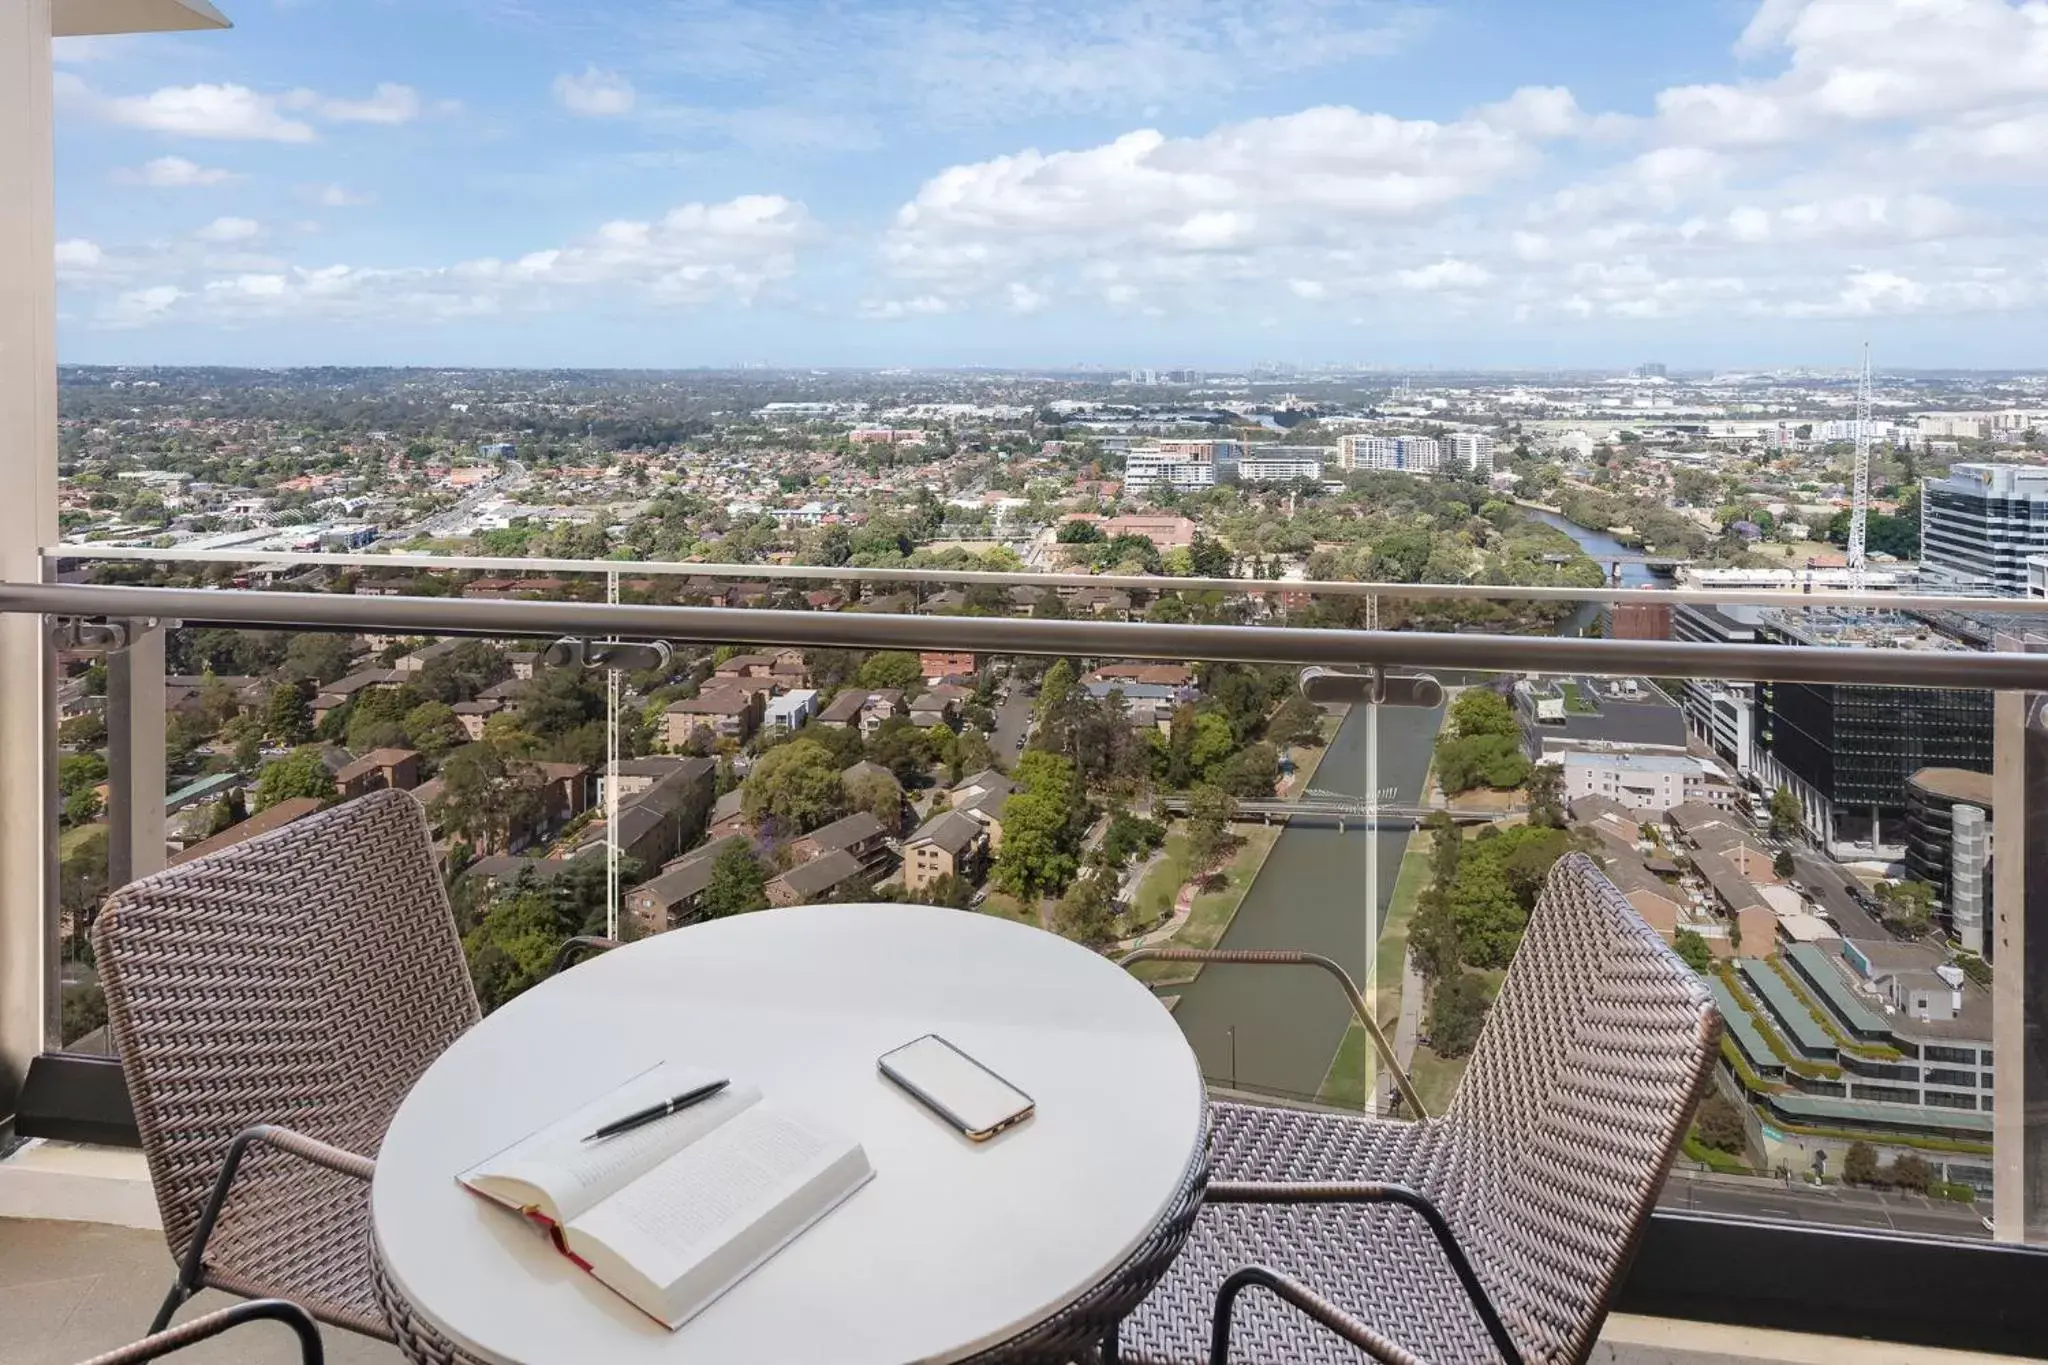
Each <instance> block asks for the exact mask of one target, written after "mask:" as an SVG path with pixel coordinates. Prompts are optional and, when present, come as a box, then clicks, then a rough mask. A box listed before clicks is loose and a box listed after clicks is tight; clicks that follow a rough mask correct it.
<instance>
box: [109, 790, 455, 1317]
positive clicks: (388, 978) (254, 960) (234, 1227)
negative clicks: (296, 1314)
mask: <svg viewBox="0 0 2048 1365" xmlns="http://www.w3.org/2000/svg"><path fill="white" fill-rule="evenodd" d="M93 943H94V947H95V948H96V950H97V952H98V961H99V967H100V972H101V980H102V982H103V984H104V986H105V988H106V994H107V1015H108V1019H109V1022H110V1023H111V1025H112V1028H113V1033H114V1038H115V1041H116V1043H117V1044H118V1046H119V1048H120V1052H121V1066H122V1070H123V1072H124V1073H125V1075H126V1077H127V1081H128V1092H129V1095H130V1096H131V1098H132V1099H133V1101H134V1105H135V1117H136V1122H137V1124H138V1126H139V1127H140V1129H141V1132H142V1146H143V1151H144V1153H145V1154H146V1155H147V1157H148V1158H149V1173H150V1179H151V1181H152V1182H153V1183H154V1185H155V1187H156V1196H157V1205H158V1208H159V1209H160V1210H161V1212H162V1215H163V1225H164V1234H165V1237H166V1239H167V1240H168V1241H169V1242H170V1247H171V1254H172V1256H173V1257H175V1258H176V1259H177V1260H178V1263H179V1271H178V1278H177V1281H176V1283H175V1284H173V1285H172V1287H171V1291H170V1293H169V1294H168V1295H167V1296H166V1298H165V1300H164V1305H163V1308H162V1310H161V1311H160V1312H159V1313H158V1314H157V1319H156V1322H155V1324H154V1325H153V1326H152V1327H151V1329H150V1330H151V1331H153V1332H155V1331H161V1330H162V1329H163V1327H164V1325H165V1324H166V1323H168V1322H169V1321H170V1318H171V1315H172V1314H173V1313H174V1312H176V1311H177V1308H178V1305H179V1304H181V1303H183V1302H184V1301H185V1299H187V1298H189V1297H190V1296H191V1295H192V1294H193V1293H195V1292H197V1291H198V1290H199V1289H201V1288H205V1287H212V1288H216V1289H222V1290H225V1291H227V1292H228V1293H231V1294H239V1295H242V1296H244V1297H248V1298H267V1297H273V1296H274V1297H281V1298H288V1299H292V1300H294V1301H296V1302H297V1303H299V1304H301V1305H303V1306H304V1307H305V1308H306V1309H307V1310H309V1311H310V1312H311V1313H312V1314H313V1315H314V1316H315V1317H318V1318H320V1319H321V1320H322V1321H325V1322H329V1323H332V1324H334V1325H335V1326H337V1327H344V1328H348V1329H349V1330H351V1331H356V1332H362V1333H365V1334H367V1335H370V1336H375V1337H380V1338H382V1339H384V1340H386V1341H389V1340H391V1339H392V1334H391V1331H390V1328H389V1327H388V1326H387V1325H386V1323H385V1320H384V1316H383V1314H382V1313H381V1312H380V1311H379V1309H378V1307H377V1303H376V1300H375V1298H374V1296H373V1293H372V1289H371V1284H370V1263H369V1217H370V1211H369V1184H368V1181H369V1178H370V1176H371V1174H372V1172H373V1171H374V1170H375V1164H374V1161H373V1158H374V1156H375V1155H376V1152H377V1148H378V1145H379V1144H380V1143H381V1142H382V1140H383V1136H384V1130H385V1128H386V1127H387V1126H388V1124H389V1122H390V1119H391V1116H392V1114H393V1113H394V1112H395V1111H396V1110H397V1108H398V1104H399V1102H400V1101H401V1100H402V1099H404V1097H405V1094H406V1091H407V1090H408V1089H410V1088H411V1086H412V1084H413V1082H414V1081H415V1080H417V1079H418V1078H419V1076H420V1074H421V1073H422V1072H423V1071H425V1070H426V1069H427V1066H428V1064H429V1063H431V1062H432V1061H433V1060H434V1059H435V1058H436V1057H438V1056H439V1055H440V1054H441V1052H442V1051H443V1050H444V1049H445V1048H446V1047H447V1046H448V1045H449V1044H450V1043H452V1042H454V1041H455V1039H456V1038H457V1037H459V1036H460V1035H461V1034H462V1033H463V1031H464V1030H466V1029H468V1028H469V1026H470V1025H471V1024H473V1023H475V1022H476V1020H477V1002H476V994H475V992H474V990H473V989H472V988H471V986H470V982H469V972H468V969H467V967H466V965H465V963H464V961H463V956H462V948H461V945H460V944H459V943H458V942H457V940H456V936H455V926H454V920H453V918H452V916H451V915H450V913H449V908H448V899H447V896H446V894H445V893H444V891H443V889H442V886H441V879H440V875H439V873H438V871H437V870H436V867H435V862H434V857H433V849H432V847H431V844H430V842H429V838H428V834H427V825H426V820H425V817H424V815H423V813H422V812H421V810H420V806H419V803H418V802H417V801H415V800H413V798H411V797H410V796H407V795H405V794H404V793H402V792H390V791H386V792H375V793H372V794H371V795H368V796H364V797H361V798H359V799H357V800H354V801H350V802H348V803H346V804H344V805H341V806H337V807H335V808H334V809H332V810H328V811H323V812H320V813H319V814H316V815H311V816H308V817H306V818H305V819H303V820H299V821H297V822H296V823H293V824H290V825H286V826H285V827H284V828H282V829H279V830H276V831H274V832H272V833H270V834H265V835H260V836H258V837H256V838H254V839H250V840H248V841H247V842H245V843H241V844H237V845H235V846H234V847H233V848H230V849H226V850H224V851H222V852H220V853H218V854H215V855H214V856H212V857H208V858H202V859H199V860H197V861H195V862H191V863H187V864H185V865H184V866H181V867H174V868H172V869H170V870H169V871H166V872H161V873H158V874H157V875H155V876H153V877H147V878H144V879H143V880H141V881H138V882H134V883H132V884H130V885H128V886H125V887H123V888H121V889H120V890H119V891H117V892H116V893H115V894H114V896H113V897H112V898H111V899H110V900H109V902H108V904H107V907H106V909H105V910H104V911H102V912H101V914H100V917H99V921H98V923H97V924H96V925H95V926H94V928H93Z"/></svg>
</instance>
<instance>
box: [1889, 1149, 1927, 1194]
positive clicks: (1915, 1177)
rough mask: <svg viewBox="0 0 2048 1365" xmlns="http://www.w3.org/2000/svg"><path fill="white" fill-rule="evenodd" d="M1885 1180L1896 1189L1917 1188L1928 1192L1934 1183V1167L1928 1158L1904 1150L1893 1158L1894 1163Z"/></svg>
mask: <svg viewBox="0 0 2048 1365" xmlns="http://www.w3.org/2000/svg"><path fill="white" fill-rule="evenodd" d="M1884 1181H1885V1183H1886V1184H1888V1185H1890V1186H1892V1187H1893V1188H1894V1189H1900V1190H1917V1191H1919V1192H1920V1193H1921V1194H1925V1193H1927V1188H1928V1186H1930V1185H1932V1184H1933V1183H1934V1168H1933V1167H1932V1166H1930V1165H1928V1164H1927V1158H1926V1157H1924V1156H1920V1155H1918V1154H1917V1153H1914V1152H1902V1153H1901V1154H1899V1155H1898V1156H1896V1157H1893V1158H1892V1164H1891V1165H1890V1167H1888V1168H1887V1169H1886V1171H1885V1173H1884Z"/></svg>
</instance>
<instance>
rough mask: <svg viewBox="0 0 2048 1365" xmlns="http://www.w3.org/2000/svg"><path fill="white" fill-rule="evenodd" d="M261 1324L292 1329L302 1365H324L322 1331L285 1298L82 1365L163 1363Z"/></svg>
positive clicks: (233, 1308) (229, 1310) (235, 1309)
mask: <svg viewBox="0 0 2048 1365" xmlns="http://www.w3.org/2000/svg"><path fill="white" fill-rule="evenodd" d="M261 1321H269V1322H281V1323H283V1324H284V1325H285V1326H287V1327H289V1328H291V1330H292V1335H294V1336H296V1337H297V1338H298V1339H299V1362H300V1365H323V1362H324V1361H325V1360H326V1359H327V1355H326V1351H325V1348H324V1347H323V1346H322V1345H321V1343H320V1329H319V1327H318V1326H316V1325H315V1324H314V1322H313V1319H312V1318H311V1317H309V1316H308V1315H307V1313H306V1310H305V1309H303V1308H301V1307H299V1306H298V1305H297V1304H295V1303H287V1302H285V1301H284V1300H283V1299H250V1300H249V1301H248V1302H246V1303H237V1304H231V1305H229V1306H228V1307H226V1308H221V1309H216V1310H215V1311H214V1312H211V1313H208V1314H207V1315H206V1316H204V1317H199V1318H194V1319H192V1321H190V1322H181V1323H179V1324H178V1325H177V1326H176V1327H173V1328H171V1329H170V1330H169V1331H165V1332H156V1333H152V1334H151V1335H149V1336H146V1337H144V1338H143V1339H142V1340H141V1341H133V1342H130V1343H129V1344H128V1345H126V1346H121V1347H117V1348H116V1349H114V1350H111V1351H108V1352H106V1353H105V1354H104V1355H96V1356H94V1357H93V1358H92V1359H91V1360H88V1361H85V1362H83V1365H144V1362H146V1361H151V1360H161V1359H162V1358H163V1357H165V1356H167V1355H171V1354H174V1353H175V1352H178V1351H182V1350H184V1349H185V1348H186V1347H187V1346H197V1345H198V1344H199V1343H200V1342H202V1341H211V1340H212V1339H213V1338H215V1337H217V1336H219V1335H221V1334H222V1333H223V1332H231V1331H233V1330H234V1329H235V1328H237V1327H240V1326H241V1325H242V1324H243V1323H245V1322H261Z"/></svg>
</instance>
